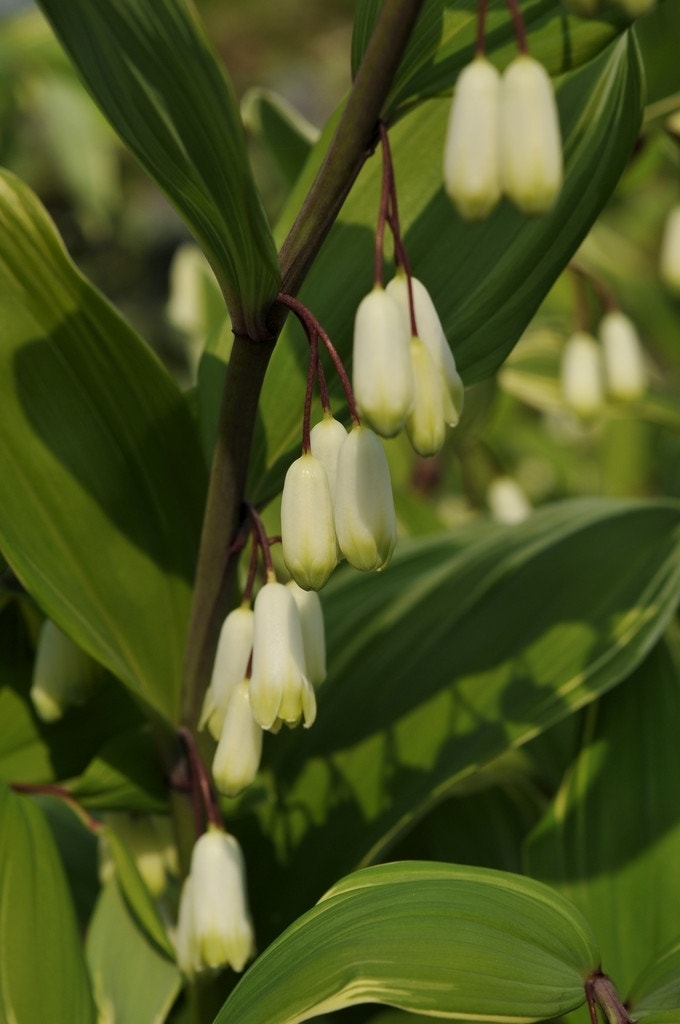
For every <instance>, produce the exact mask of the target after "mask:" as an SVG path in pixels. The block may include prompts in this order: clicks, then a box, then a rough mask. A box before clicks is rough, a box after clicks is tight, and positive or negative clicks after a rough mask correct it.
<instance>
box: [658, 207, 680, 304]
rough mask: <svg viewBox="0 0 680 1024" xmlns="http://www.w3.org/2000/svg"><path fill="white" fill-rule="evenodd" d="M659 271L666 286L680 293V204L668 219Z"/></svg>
mask: <svg viewBox="0 0 680 1024" xmlns="http://www.w3.org/2000/svg"><path fill="white" fill-rule="evenodd" d="M659 270H660V273H661V279H662V281H663V282H664V284H666V285H668V287H669V288H671V289H672V290H673V291H674V292H678V293H680V204H678V205H677V206H674V207H673V209H672V210H671V211H670V212H669V214H668V216H667V217H666V224H665V226H664V232H663V239H662V242H661V255H660V259H659Z"/></svg>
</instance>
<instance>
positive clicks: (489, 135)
mask: <svg viewBox="0 0 680 1024" xmlns="http://www.w3.org/2000/svg"><path fill="white" fill-rule="evenodd" d="M500 81H501V77H500V75H499V73H498V71H497V70H496V68H495V67H494V66H493V64H491V63H490V61H488V60H486V58H485V57H481V56H480V57H475V59H474V60H473V61H472V63H471V64H468V65H467V67H465V68H463V70H462V71H461V73H460V75H459V76H458V81H457V82H456V89H455V92H454V94H453V101H452V104H451V113H450V115H449V124H448V130H447V133H446V142H445V143H444V186H445V188H446V191H447V193H448V195H449V197H450V199H451V200H452V201H453V202H454V203H455V205H456V207H457V209H458V212H459V213H460V215H461V216H462V217H464V218H465V219H466V220H482V219H483V218H484V217H486V216H488V214H489V213H491V211H492V210H493V208H494V206H495V205H496V203H497V202H498V200H499V199H500V195H501V187H500V173H499V158H498V103H499V92H500Z"/></svg>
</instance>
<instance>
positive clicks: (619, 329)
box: [598, 309, 647, 402]
mask: <svg viewBox="0 0 680 1024" xmlns="http://www.w3.org/2000/svg"><path fill="white" fill-rule="evenodd" d="M598 333H599V335H600V341H601V342H602V351H603V355H604V373H605V380H606V383H607V390H608V391H609V393H610V395H612V396H613V397H614V398H620V399H622V400H623V401H624V402H630V401H634V400H635V399H636V398H641V397H642V395H644V393H645V391H646V390H647V369H646V367H645V361H644V354H643V351H642V345H641V344H640V339H639V337H638V333H637V331H636V329H635V324H634V323H633V321H632V320H631V319H630V317H627V316H626V314H625V313H622V312H621V311H620V310H618V309H617V310H612V311H611V312H610V313H606V314H605V316H603V317H602V320H601V321H600V326H599V332H598Z"/></svg>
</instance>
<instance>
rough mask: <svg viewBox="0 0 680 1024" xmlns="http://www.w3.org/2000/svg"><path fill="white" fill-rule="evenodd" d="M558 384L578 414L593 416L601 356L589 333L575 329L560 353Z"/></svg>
mask: <svg viewBox="0 0 680 1024" xmlns="http://www.w3.org/2000/svg"><path fill="white" fill-rule="evenodd" d="M561 385H562V394H563V395H564V400H565V402H566V403H567V405H568V406H570V407H571V408H572V409H573V410H574V412H576V413H578V414H579V416H584V417H588V416H593V415H594V414H595V413H597V412H599V410H600V408H601V406H602V391H603V385H602V359H601V353H600V346H599V345H598V343H597V341H596V340H595V338H593V336H592V335H591V334H587V333H586V332H585V331H576V333H575V334H572V336H571V337H570V338H569V339H568V340H567V343H566V345H565V346H564V351H563V352H562V368H561Z"/></svg>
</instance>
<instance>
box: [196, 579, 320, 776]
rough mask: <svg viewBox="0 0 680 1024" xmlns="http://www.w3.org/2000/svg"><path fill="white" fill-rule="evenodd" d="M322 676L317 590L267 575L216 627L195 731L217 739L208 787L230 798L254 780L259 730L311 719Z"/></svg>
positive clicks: (271, 729) (275, 729)
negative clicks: (214, 649)
mask: <svg viewBox="0 0 680 1024" xmlns="http://www.w3.org/2000/svg"><path fill="white" fill-rule="evenodd" d="M325 678H326V645H325V637H324V623H323V612H322V610H321V602H320V601H319V597H318V595H317V594H315V593H313V592H306V591H304V590H302V589H301V588H300V587H298V586H297V584H296V583H295V582H294V581H291V582H290V583H288V584H283V583H278V582H277V581H276V580H275V579H273V578H272V579H269V580H268V581H267V582H266V583H265V584H264V585H263V586H262V587H261V588H260V590H259V592H258V594H257V597H256V598H255V605H254V608H251V607H250V604H249V603H245V604H243V605H241V606H240V607H239V608H235V609H234V610H233V611H231V612H230V613H229V615H227V617H226V619H225V620H224V624H223V626H222V629H221V631H220V638H219V642H218V645H217V653H216V655H215V662H214V666H213V672H212V677H211V681H210V685H209V687H208V690H207V692H206V695H205V700H204V703H203V711H202V715H201V721H200V728H204V727H206V726H207V728H208V729H209V730H210V732H211V734H212V736H213V737H214V739H216V740H217V749H216V751H215V756H214V759H213V765H212V773H213V778H214V780H215V785H216V786H217V788H218V789H219V790H220V792H221V793H224V794H225V795H227V796H235V795H236V794H237V793H240V792H241V790H243V789H245V787H246V786H248V785H250V783H251V782H252V781H253V779H254V778H255V776H256V774H257V771H258V768H259V766H260V758H261V756H262V730H263V729H267V730H269V731H272V732H276V731H277V730H278V729H279V728H280V726H281V725H282V724H283V723H285V724H286V725H289V726H294V725H297V724H298V723H299V722H300V721H304V725H305V728H308V727H309V726H310V725H312V723H313V722H314V719H315V718H316V697H315V694H314V686H315V685H317V686H318V685H320V684H321V683H322V682H323V680H324V679H325Z"/></svg>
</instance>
